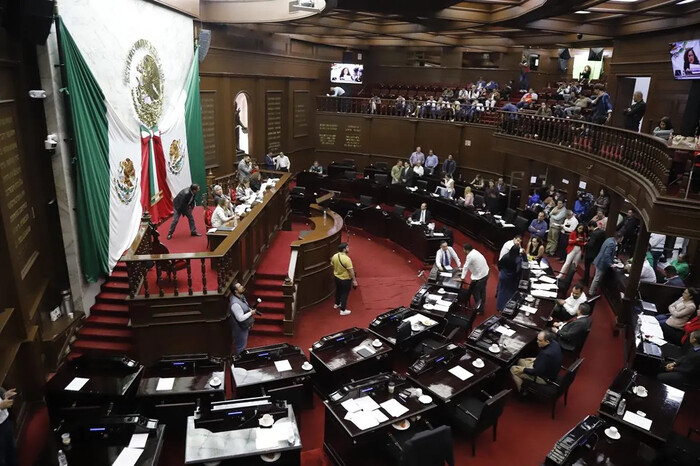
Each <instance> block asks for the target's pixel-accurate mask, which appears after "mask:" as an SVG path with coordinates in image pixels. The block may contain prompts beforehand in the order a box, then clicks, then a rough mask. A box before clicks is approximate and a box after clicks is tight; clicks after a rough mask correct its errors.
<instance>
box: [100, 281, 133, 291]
mask: <svg viewBox="0 0 700 466" xmlns="http://www.w3.org/2000/svg"><path fill="white" fill-rule="evenodd" d="M100 288H101V289H102V291H107V292H115V293H127V294H128V293H129V282H121V281H117V280H111V279H110V280H107V281H106V282H104V283H103V284H102V286H101V287H100Z"/></svg>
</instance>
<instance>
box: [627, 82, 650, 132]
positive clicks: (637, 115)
mask: <svg viewBox="0 0 700 466" xmlns="http://www.w3.org/2000/svg"><path fill="white" fill-rule="evenodd" d="M643 97H644V96H643V95H642V93H641V92H639V91H637V92H635V93H634V95H633V96H632V100H633V101H634V102H633V103H632V105H630V106H629V107H627V108H626V109H624V110H623V111H622V114H623V115H624V124H623V126H624V128H625V129H627V130H630V131H639V123H640V122H641V121H642V118H643V117H644V113H645V112H646V111H647V104H646V102H644V99H643Z"/></svg>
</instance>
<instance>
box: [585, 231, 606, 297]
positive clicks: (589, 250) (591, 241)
mask: <svg viewBox="0 0 700 466" xmlns="http://www.w3.org/2000/svg"><path fill="white" fill-rule="evenodd" d="M603 241H605V230H604V229H602V228H600V226H599V225H598V222H594V221H590V222H588V242H587V243H586V247H585V248H584V256H585V257H584V266H583V281H584V283H586V284H588V282H589V281H590V280H591V264H592V263H593V261H594V260H595V258H596V256H597V255H598V253H599V252H600V248H601V247H602V246H603Z"/></svg>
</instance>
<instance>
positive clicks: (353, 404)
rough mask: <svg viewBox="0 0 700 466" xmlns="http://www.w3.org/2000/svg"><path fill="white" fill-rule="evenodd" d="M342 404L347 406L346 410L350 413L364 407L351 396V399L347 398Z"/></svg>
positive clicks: (344, 406)
mask: <svg viewBox="0 0 700 466" xmlns="http://www.w3.org/2000/svg"><path fill="white" fill-rule="evenodd" d="M340 406H342V407H343V408H345V410H346V411H347V412H349V413H354V412H355V411H359V410H361V409H362V408H360V405H358V404H357V401H355V399H354V398H350V399H349V400H345V401H343V402H342V403H340Z"/></svg>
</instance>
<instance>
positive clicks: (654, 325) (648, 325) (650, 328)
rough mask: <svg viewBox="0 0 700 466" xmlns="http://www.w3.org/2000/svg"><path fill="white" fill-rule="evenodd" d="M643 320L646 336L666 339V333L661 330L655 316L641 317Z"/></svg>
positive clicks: (642, 327)
mask: <svg viewBox="0 0 700 466" xmlns="http://www.w3.org/2000/svg"><path fill="white" fill-rule="evenodd" d="M639 317H640V320H641V323H642V325H641V330H642V333H643V334H644V335H649V336H651V337H656V338H659V339H661V340H663V339H664V331H663V330H662V329H661V324H659V321H658V320H656V317H654V316H646V315H642V316H639Z"/></svg>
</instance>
